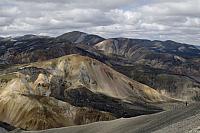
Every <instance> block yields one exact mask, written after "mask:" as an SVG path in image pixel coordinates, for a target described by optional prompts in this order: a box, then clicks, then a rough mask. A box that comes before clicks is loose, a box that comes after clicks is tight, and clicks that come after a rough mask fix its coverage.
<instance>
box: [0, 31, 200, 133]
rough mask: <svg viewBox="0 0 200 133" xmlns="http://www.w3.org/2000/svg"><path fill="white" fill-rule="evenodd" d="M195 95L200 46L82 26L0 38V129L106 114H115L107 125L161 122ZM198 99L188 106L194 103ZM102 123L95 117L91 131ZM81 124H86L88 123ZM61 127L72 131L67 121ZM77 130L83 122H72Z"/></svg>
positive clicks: (199, 94)
mask: <svg viewBox="0 0 200 133" xmlns="http://www.w3.org/2000/svg"><path fill="white" fill-rule="evenodd" d="M199 100H200V49H199V47H198V46H194V45H189V44H183V43H178V42H174V41H170V40H168V41H158V40H154V41H151V40H144V39H131V38H109V39H105V38H103V37H100V36H97V35H93V34H87V33H83V32H79V31H73V32H69V33H65V34H63V35H60V36H58V37H48V36H37V35H31V34H29V35H24V36H20V37H8V38H3V37H2V38H0V106H1V108H0V114H1V115H0V121H1V122H2V123H3V124H1V123H0V127H2V128H4V129H5V130H4V129H1V128H0V131H1V130H2V132H6V130H8V131H9V130H13V129H15V128H16V132H18V131H17V130H18V129H19V131H20V132H23V130H30V131H32V130H45V129H50V128H60V127H68V126H77V125H82V124H89V123H94V122H98V121H110V120H114V121H111V122H108V123H110V124H111V125H112V123H115V124H116V125H121V124H122V125H126V124H128V123H129V124H131V123H140V122H141V123H144V119H145V117H143V116H141V115H145V116H147V118H148V119H149V120H150V119H151V120H153V121H157V120H158V119H160V120H161V121H164V119H163V118H162V116H163V117H164V116H170V114H173V113H175V114H174V117H176V116H179V115H181V113H180V110H181V109H180V108H182V106H184V105H185V103H184V102H185V101H187V102H189V103H193V102H198V101H199ZM197 106H198V105H197V104H194V105H193V106H192V105H191V107H190V109H194V110H197V108H196V107H197ZM176 108H178V109H176ZM173 110H176V111H175V112H173ZM188 110H189V109H188ZM162 111H166V112H162ZM159 112H160V113H159ZM188 112H189V111H188ZM194 112H195V111H194ZM197 112H198V110H197ZM154 113H156V114H155V117H156V118H153V117H154ZM183 115H184V116H185V115H186V113H185V114H183ZM192 115H193V114H191V117H193V116H192ZM195 115H196V114H195ZM130 117H133V118H130ZM160 117H161V118H160ZM120 118H121V119H122V120H121V119H120ZM187 118H189V116H188V117H183V119H177V120H174V121H176V122H180V121H185V120H184V119H187ZM115 119H117V120H115ZM123 119H125V120H123ZM154 119H155V120H154ZM169 121H171V119H170V120H169ZM101 123H104V122H98V123H94V130H96V125H98V124H100V125H101ZM152 123H153V122H152ZM172 124H174V123H172ZM140 126H141V127H144V129H147V127H146V126H145V125H142V124H141V125H140ZM161 126H162V123H161V125H160V127H161ZM165 126H168V125H165ZM103 127H104V128H108V127H106V125H105V124H102V128H103ZM85 128H86V130H85V131H88V130H90V129H91V128H90V124H89V125H88V126H86V127H85ZM166 128H167V127H166ZM123 129H124V130H127V131H130V132H132V131H133V130H129V129H128V128H125V127H124V128H123ZM141 129H142V128H139V129H138V130H137V129H135V132H136V131H138V132H139V131H140V132H141V131H142V130H141ZM144 129H143V131H144ZM60 130H61V132H65V131H66V132H71V130H70V128H69V129H68V128H67V129H66V130H65V128H64V129H60ZM76 130H77V132H78V131H80V130H82V129H81V128H79V126H77V129H76ZM92 130H93V129H91V130H90V132H92ZM159 130H160V131H162V130H161V128H160V129H159ZM166 130H169V129H166ZM47 131H48V130H47ZM111 131H112V130H110V129H109V132H111ZM114 131H117V130H115V129H113V131H112V132H114ZM119 131H120V130H119ZM149 131H150V130H149ZM152 131H153V129H152ZM50 132H51V131H50ZM52 132H56V131H52Z"/></svg>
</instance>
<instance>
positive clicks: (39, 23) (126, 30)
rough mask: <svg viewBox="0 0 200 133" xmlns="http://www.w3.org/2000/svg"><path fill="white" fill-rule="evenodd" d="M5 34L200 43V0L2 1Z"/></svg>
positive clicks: (0, 24) (1, 24)
mask: <svg viewBox="0 0 200 133" xmlns="http://www.w3.org/2000/svg"><path fill="white" fill-rule="evenodd" d="M0 30H1V33H0V36H10V35H13V36H17V35H22V34H27V33H33V34H44V35H53V36H57V35H59V34H63V33H65V32H68V31H71V30H80V31H85V32H89V33H95V34H99V35H102V36H104V37H119V36H122V37H133V38H147V39H152V40H153V39H161V40H168V39H173V40H175V41H181V42H186V43H193V44H200V37H199V34H200V0H149V1H145V0H112V1H111V0H110V1H108V0H95V1H94V0H85V1H83V0H57V1H56V0H42V1H41V0H34V1H33V0H1V1H0Z"/></svg>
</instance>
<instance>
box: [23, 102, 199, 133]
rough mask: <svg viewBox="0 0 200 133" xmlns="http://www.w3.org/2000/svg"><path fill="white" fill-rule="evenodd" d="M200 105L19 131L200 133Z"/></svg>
mask: <svg viewBox="0 0 200 133" xmlns="http://www.w3.org/2000/svg"><path fill="white" fill-rule="evenodd" d="M199 106H200V104H197V103H196V104H191V105H189V106H187V107H184V108H181V109H178V110H173V111H165V112H161V113H156V114H152V115H142V116H138V117H134V118H121V119H117V120H113V121H108V122H96V123H92V124H88V125H82V126H73V127H67V128H56V129H49V130H43V131H35V132H33V131H28V132H26V131H19V132H21V133H55V132H56V133H80V132H81V133H94V132H95V133H124V132H126V133H144V132H145V133H150V132H151V133H152V132H153V133H199V132H200V130H199V128H200V125H199V123H200V108H199Z"/></svg>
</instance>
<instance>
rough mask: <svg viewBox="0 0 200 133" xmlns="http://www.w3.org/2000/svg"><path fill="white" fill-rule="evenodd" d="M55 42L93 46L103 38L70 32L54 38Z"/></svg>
mask: <svg viewBox="0 0 200 133" xmlns="http://www.w3.org/2000/svg"><path fill="white" fill-rule="evenodd" d="M56 40H57V41H61V42H63V41H70V42H72V43H75V44H86V45H94V44H96V43H98V42H101V41H103V40H104V38H102V37H100V36H97V35H92V34H87V33H83V32H79V31H72V32H68V33H65V34H63V35H61V36H58V37H56Z"/></svg>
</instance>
